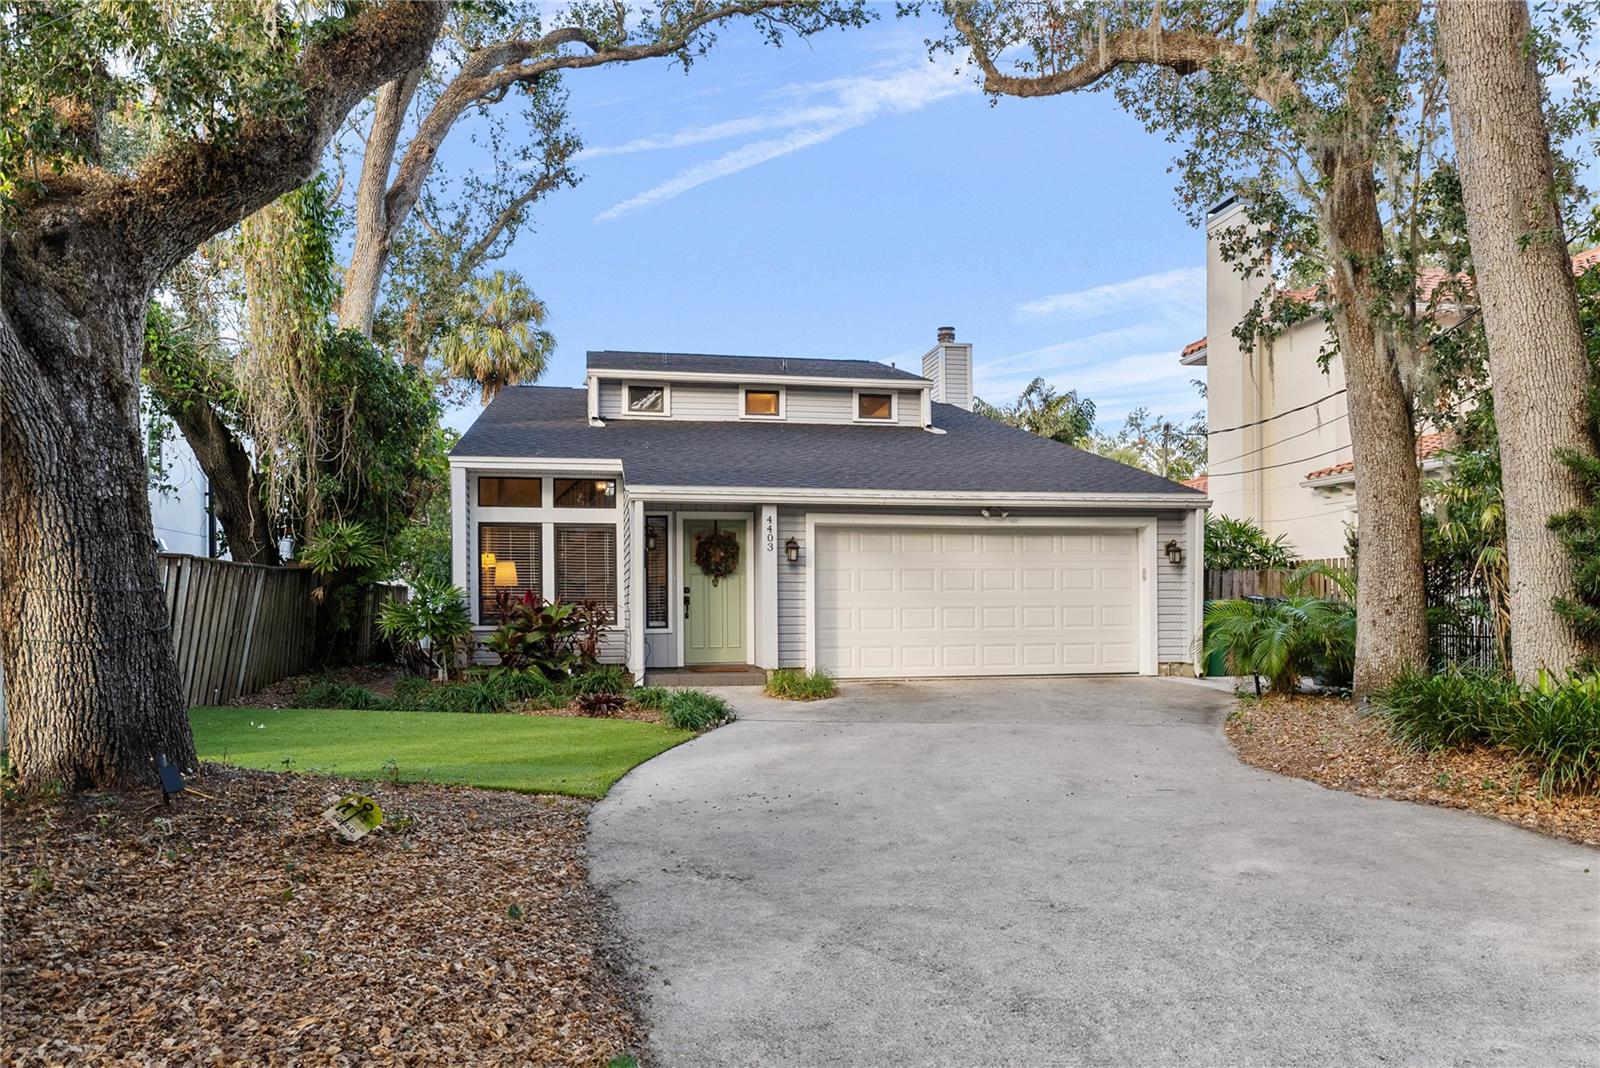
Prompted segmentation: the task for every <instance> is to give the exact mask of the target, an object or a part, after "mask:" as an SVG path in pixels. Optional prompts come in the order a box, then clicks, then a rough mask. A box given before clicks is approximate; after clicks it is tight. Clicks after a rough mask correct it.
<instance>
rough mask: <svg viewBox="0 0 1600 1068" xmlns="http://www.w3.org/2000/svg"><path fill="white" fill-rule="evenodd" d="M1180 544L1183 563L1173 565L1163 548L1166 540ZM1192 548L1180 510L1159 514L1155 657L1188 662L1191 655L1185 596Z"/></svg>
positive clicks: (1164, 661)
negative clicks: (1177, 565)
mask: <svg viewBox="0 0 1600 1068" xmlns="http://www.w3.org/2000/svg"><path fill="white" fill-rule="evenodd" d="M1173 540H1176V541H1177V543H1178V544H1179V545H1181V546H1183V554H1184V560H1183V566H1182V567H1175V566H1173V564H1172V563H1171V561H1169V560H1168V559H1167V554H1166V552H1165V551H1164V550H1165V546H1166V544H1167V542H1169V541H1173ZM1193 561H1194V552H1193V550H1192V549H1191V547H1190V545H1189V533H1188V524H1187V523H1185V522H1184V514H1183V513H1178V514H1176V515H1163V516H1160V517H1159V518H1157V520H1156V660H1158V661H1160V662H1161V663H1168V662H1173V661H1182V662H1185V663H1187V662H1190V661H1192V660H1193V659H1194V650H1193V648H1192V646H1193V643H1194V635H1193V634H1192V633H1190V623H1189V598H1190V591H1191V589H1192V587H1193V583H1192V582H1191V581H1190V579H1191V577H1192V576H1191V573H1190V570H1189V569H1190V568H1191V567H1192V566H1193Z"/></svg>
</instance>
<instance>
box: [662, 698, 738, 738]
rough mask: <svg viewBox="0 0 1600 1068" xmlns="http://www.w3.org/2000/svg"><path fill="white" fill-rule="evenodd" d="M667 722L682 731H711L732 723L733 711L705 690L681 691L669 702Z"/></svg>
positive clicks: (666, 713)
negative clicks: (723, 724) (720, 725)
mask: <svg viewBox="0 0 1600 1068" xmlns="http://www.w3.org/2000/svg"><path fill="white" fill-rule="evenodd" d="M664 715H665V716H666V717H667V722H668V723H669V724H671V725H672V726H674V727H676V728H678V729H679V730H681V731H703V730H710V729H711V728H712V727H715V726H717V725H719V724H722V723H731V722H732V721H733V719H734V715H733V709H731V708H729V707H728V702H726V701H724V700H723V699H722V698H720V697H717V696H716V695H715V694H709V693H706V692H705V691H704V690H679V691H678V692H677V693H674V694H673V695H672V699H671V700H669V701H668V702H667V707H666V710H665V712H664Z"/></svg>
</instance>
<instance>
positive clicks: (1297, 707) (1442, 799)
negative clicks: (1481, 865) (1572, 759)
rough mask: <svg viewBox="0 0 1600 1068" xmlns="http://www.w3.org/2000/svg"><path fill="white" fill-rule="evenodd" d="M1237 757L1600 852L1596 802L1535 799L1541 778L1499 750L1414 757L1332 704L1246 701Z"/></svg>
mask: <svg viewBox="0 0 1600 1068" xmlns="http://www.w3.org/2000/svg"><path fill="white" fill-rule="evenodd" d="M1224 730H1225V731H1226V733H1227V735H1228V740H1229V741H1231V742H1232V743H1233V747H1234V749H1235V751H1236V752H1237V753H1238V754H1239V758H1240V759H1241V760H1243V761H1244V762H1245V763H1246V764H1252V765H1254V766H1255V767H1258V768H1264V769H1266V770H1267V771H1275V772H1277V773H1278V774H1280V775H1292V776H1294V777H1295V778H1299V779H1310V780H1311V781H1312V782H1316V783H1321V784H1322V785H1323V786H1328V787H1331V788H1333V789H1335V790H1347V791H1349V792H1351V793H1356V794H1361V795H1363V796H1366V797H1391V798H1397V799H1400V800H1405V801H1416V802H1420V803H1422V804H1427V805H1444V806H1447V807H1449V808H1464V809H1470V810H1471V811H1473V812H1480V813H1482V814H1483V815H1485V816H1492V817H1494V818H1495V819H1499V820H1505V821H1506V822H1508V823H1515V824H1517V825H1518V826H1520V827H1526V828H1528V829H1529V830H1534V831H1539V832H1540V833H1542V834H1548V835H1550V836H1552V837H1555V838H1567V839H1571V840H1572V841H1575V842H1582V843H1585V844H1587V845H1600V794H1557V795H1554V796H1552V797H1546V798H1541V797H1539V796H1538V772H1537V771H1535V770H1532V769H1529V768H1527V767H1525V766H1524V765H1523V763H1522V761H1521V760H1520V759H1519V758H1518V757H1517V755H1516V754H1515V753H1512V752H1508V751H1506V750H1502V749H1488V748H1484V747H1481V746H1480V747H1474V748H1471V749H1459V750H1443V751H1440V752H1418V751H1415V750H1410V749H1405V748H1403V747H1401V746H1399V745H1398V744H1396V743H1395V741H1394V739H1393V738H1391V737H1390V735H1389V730H1388V727H1387V726H1386V725H1385V724H1384V722H1383V720H1382V719H1380V718H1379V717H1377V716H1374V715H1366V714H1363V713H1362V712H1360V711H1359V710H1358V709H1357V708H1356V706H1355V704H1354V703H1353V702H1351V701H1348V700H1341V699H1339V698H1332V697H1309V696H1298V697H1282V696H1276V695H1268V696H1266V697H1263V698H1261V699H1260V700H1246V701H1244V702H1243V703H1241V705H1240V706H1239V709H1238V711H1236V712H1235V713H1234V714H1233V715H1231V716H1229V717H1228V721H1227V724H1226V726H1225V727H1224Z"/></svg>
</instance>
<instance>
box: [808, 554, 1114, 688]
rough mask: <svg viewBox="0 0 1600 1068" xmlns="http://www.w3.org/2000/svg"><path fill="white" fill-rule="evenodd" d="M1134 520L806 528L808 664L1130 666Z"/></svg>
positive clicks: (941, 670) (1030, 668)
mask: <svg viewBox="0 0 1600 1068" xmlns="http://www.w3.org/2000/svg"><path fill="white" fill-rule="evenodd" d="M1138 544H1139V537H1138V533H1137V531H1134V530H1091V529H1064V530H1049V529H1040V528H1028V529H1017V530H1011V531H993V530H972V529H964V528H960V527H953V528H949V529H944V528H937V527H920V526H919V527H888V526H863V527H841V526H818V527H817V528H816V549H815V553H814V561H813V562H814V564H815V567H816V604H815V607H816V619H815V621H814V625H815V627H816V639H815V641H816V655H817V665H818V666H819V667H822V668H825V669H827V670H828V671H830V672H832V673H833V674H835V675H838V676H840V677H842V678H874V677H885V676H887V677H894V676H911V677H916V676H929V675H1052V674H1072V673H1091V672H1136V671H1138V670H1139V668H1140V655H1139V654H1140V627H1139V581H1138V579H1139V561H1138Z"/></svg>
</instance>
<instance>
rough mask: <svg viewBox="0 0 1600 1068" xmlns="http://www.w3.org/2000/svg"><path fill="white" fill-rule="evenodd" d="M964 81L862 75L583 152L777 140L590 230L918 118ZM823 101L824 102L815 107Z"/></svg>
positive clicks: (739, 151) (924, 75) (927, 74)
mask: <svg viewBox="0 0 1600 1068" xmlns="http://www.w3.org/2000/svg"><path fill="white" fill-rule="evenodd" d="M975 91H976V87H975V86H974V85H973V83H972V82H971V80H970V79H968V78H966V77H963V76H961V75H960V74H959V73H958V72H957V70H956V68H954V67H951V66H945V65H936V64H933V63H928V62H917V63H914V64H912V65H910V66H906V67H902V68H900V69H896V70H892V71H890V72H888V73H883V74H861V75H857V76H855V77H851V78H836V79H832V80H830V81H825V82H809V83H800V84H797V85H792V86H786V87H784V88H783V89H780V90H778V91H776V92H775V93H774V94H773V96H774V97H777V98H782V99H787V100H789V101H791V103H790V104H788V106H785V107H780V108H777V109H775V110H772V111H768V112H763V113H760V114H756V115H747V116H742V117H739V118H734V119H727V120H724V121H722V122H716V123H710V124H707V125H702V126H691V127H687V128H685V129H683V130H679V131H677V132H675V133H670V134H659V135H655V136H653V137H641V138H637V139H635V140H633V141H628V142H625V143H623V144H620V145H612V146H601V147H598V148H593V149H589V150H587V151H586V153H585V154H586V155H587V156H589V157H591V158H592V157H599V156H612V155H622V154H629V153H635V152H649V151H659V150H662V149H671V148H684V147H690V146H694V145H702V144H709V143H711V142H714V141H723V140H729V139H735V138H739V137H748V136H751V135H754V134H761V133H767V132H772V131H786V132H783V133H782V134H781V136H776V137H769V138H765V139H762V140H758V141H752V142H750V143H748V144H745V145H741V146H740V147H738V148H735V149H732V150H731V151H728V152H725V153H723V154H722V155H721V156H718V157H716V158H714V159H709V160H705V161H703V162H700V163H697V164H694V165H693V166H691V167H689V168H687V169H685V170H683V171H680V172H679V173H678V174H676V175H674V176H673V177H671V178H669V179H668V180H666V181H664V182H661V183H660V184H658V185H655V186H652V187H651V188H649V189H646V190H645V191H644V192H642V193H639V194H638V195H636V196H632V197H629V198H628V199H627V200H623V201H620V202H618V203H616V204H613V205H612V206H611V207H609V208H607V209H606V210H605V211H603V212H601V213H600V214H599V215H597V216H595V221H596V222H603V221H606V220H610V219H615V218H618V217H619V216H622V215H626V214H628V213H629V212H632V211H638V210H639V209H641V208H647V207H650V206H651V205H653V204H659V203H661V202H662V201H665V200H671V199H672V198H673V197H675V196H679V195H681V194H683V193H686V192H688V191H689V190H691V189H693V188H695V187H696V186H700V185H704V184H705V183H707V182H710V181H715V180H716V179H718V178H725V177H727V176H728V175H731V174H737V173H739V172H740V171H743V170H748V169H749V168H751V167H755V166H758V165H760V164H762V163H766V162H767V161H769V160H773V159H777V158H779V157H780V156H787V155H790V154H791V153H794V152H799V151H801V150H802V149H806V148H811V147H813V146H815V145H820V144H823V143H824V142H827V141H831V140H833V139H834V138H835V137H837V136H839V135H840V134H842V133H844V132H845V131H847V130H853V129H856V128H858V127H861V126H865V125H867V124H868V123H870V122H872V121H873V120H874V119H877V118H880V117H882V116H885V115H900V114H906V113H908V112H912V111H918V110H921V109H922V108H925V107H927V106H928V105H930V104H934V103H937V102H938V101H940V100H944V99H945V98H947V97H951V96H955V95H958V94H961V93H969V92H975ZM818 97H822V98H823V99H820V100H819V99H817V98H818Z"/></svg>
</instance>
